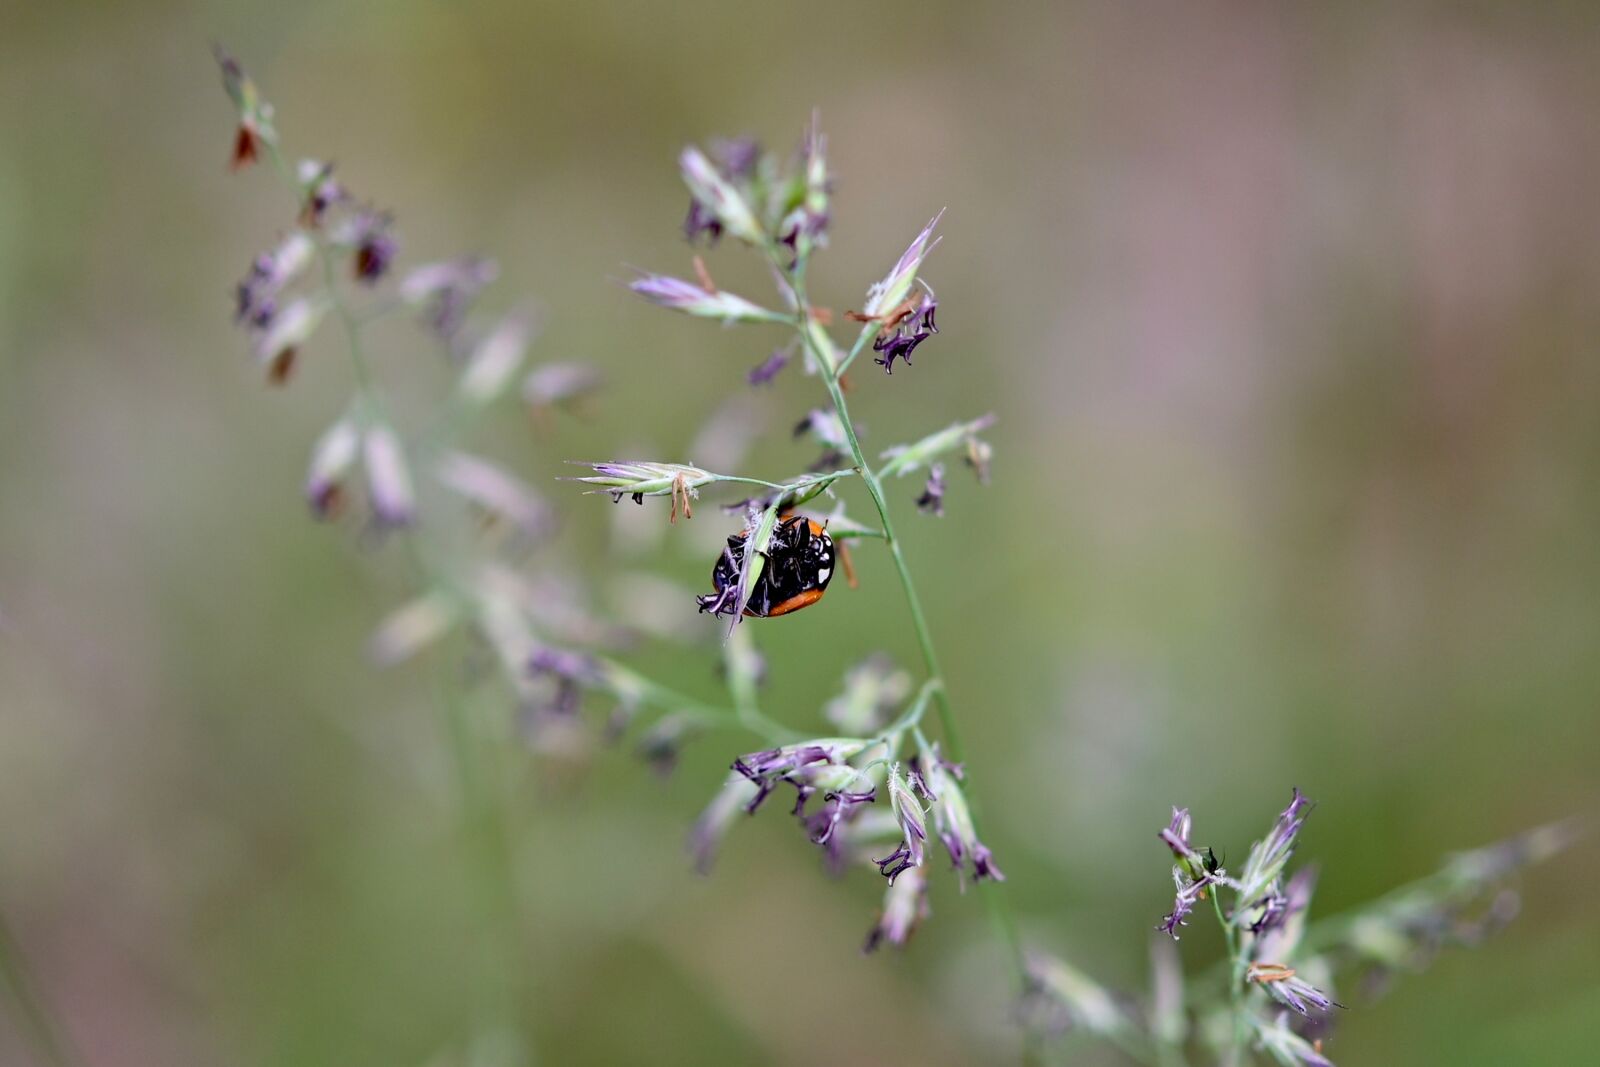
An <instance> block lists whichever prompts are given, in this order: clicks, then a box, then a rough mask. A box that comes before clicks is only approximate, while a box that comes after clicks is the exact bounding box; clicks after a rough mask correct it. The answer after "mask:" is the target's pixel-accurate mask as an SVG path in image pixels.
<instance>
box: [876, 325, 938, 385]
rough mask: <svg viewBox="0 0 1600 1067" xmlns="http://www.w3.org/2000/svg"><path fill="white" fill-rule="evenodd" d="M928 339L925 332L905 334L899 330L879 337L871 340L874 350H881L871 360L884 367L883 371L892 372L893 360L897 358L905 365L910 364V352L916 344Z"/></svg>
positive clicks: (915, 348)
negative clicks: (890, 334) (887, 335)
mask: <svg viewBox="0 0 1600 1067" xmlns="http://www.w3.org/2000/svg"><path fill="white" fill-rule="evenodd" d="M927 339H928V335H927V334H925V333H913V334H906V333H903V332H901V331H899V330H896V331H895V333H894V334H893V335H892V336H890V337H880V338H878V339H877V340H876V341H874V342H872V350H873V351H874V352H882V353H883V355H881V356H874V357H873V360H872V362H874V363H876V364H878V366H880V367H882V368H883V369H884V372H885V373H888V374H893V373H894V361H895V360H896V359H897V358H898V359H901V360H904V361H905V365H906V366H908V367H909V366H911V353H912V352H915V351H916V350H917V346H918V345H920V344H921V343H922V342H923V341H926V340H927Z"/></svg>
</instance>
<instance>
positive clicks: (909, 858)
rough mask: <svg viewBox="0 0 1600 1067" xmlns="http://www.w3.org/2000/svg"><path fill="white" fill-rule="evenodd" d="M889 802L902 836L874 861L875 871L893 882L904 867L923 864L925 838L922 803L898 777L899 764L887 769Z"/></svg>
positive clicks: (905, 782)
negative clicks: (893, 845) (892, 846)
mask: <svg viewBox="0 0 1600 1067" xmlns="http://www.w3.org/2000/svg"><path fill="white" fill-rule="evenodd" d="M889 805H890V807H891V808H892V809H893V811H894V815H895V820H896V822H898V823H899V825H900V835H901V839H900V842H899V844H897V845H896V846H895V849H894V851H893V852H891V853H889V855H887V856H885V857H884V858H883V859H879V860H873V862H874V863H876V864H877V865H878V873H880V874H882V875H883V876H884V877H885V878H887V879H889V884H890V885H893V884H894V880H895V878H897V877H898V876H899V875H900V874H901V873H903V872H904V871H907V870H909V869H911V868H912V867H920V866H922V856H923V852H922V846H923V843H924V842H926V841H927V840H928V829H927V823H926V821H925V820H924V817H923V812H922V805H921V804H920V803H918V801H917V798H916V797H915V796H914V795H913V794H912V792H911V786H910V785H909V783H908V782H907V781H906V779H904V778H902V777H901V775H900V769H899V768H898V767H891V768H890V769H889Z"/></svg>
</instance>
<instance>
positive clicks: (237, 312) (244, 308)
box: [234, 231, 313, 332]
mask: <svg viewBox="0 0 1600 1067" xmlns="http://www.w3.org/2000/svg"><path fill="white" fill-rule="evenodd" d="M312 251H313V247H312V244H311V239H310V238H309V237H307V236H306V235H305V234H303V233H300V232H298V231H296V232H295V233H292V234H290V235H289V236H288V237H286V238H284V240H283V241H281V242H280V243H279V244H278V246H277V247H276V248H274V249H273V250H272V251H270V252H263V253H261V254H260V255H258V256H256V258H255V259H254V260H252V261H251V262H250V269H249V270H248V271H247V272H246V273H245V276H244V279H243V280H242V281H240V282H239V284H238V285H237V286H236V287H235V289H234V295H235V303H234V321H235V322H237V323H243V324H245V325H246V326H248V327H249V328H250V329H251V330H255V331H257V332H260V331H264V330H266V329H267V328H268V327H269V326H271V325H272V323H273V320H274V319H275V318H276V317H277V313H278V300H277V298H278V294H279V293H281V292H282V291H283V288H284V286H286V285H288V284H289V282H291V281H293V280H294V278H295V276H296V275H298V274H299V273H300V272H301V271H302V270H304V269H305V267H306V265H307V264H308V263H310V262H311V254H312Z"/></svg>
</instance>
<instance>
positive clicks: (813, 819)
mask: <svg viewBox="0 0 1600 1067" xmlns="http://www.w3.org/2000/svg"><path fill="white" fill-rule="evenodd" d="M805 796H809V794H808V793H807V794H802V801H803V799H804V797H805ZM877 799H878V789H877V787H876V786H873V787H871V788H870V789H863V790H855V791H851V790H848V789H844V790H836V791H830V792H828V793H825V794H824V795H823V798H822V808H821V809H820V810H819V811H817V812H816V813H815V814H813V815H809V816H807V815H804V807H803V804H802V806H801V810H800V812H797V814H801V815H802V819H801V821H802V822H803V823H804V824H805V827H806V833H807V834H809V835H810V837H811V842H812V844H816V845H827V844H829V843H831V842H832V840H833V835H834V832H835V831H837V830H838V829H839V824H840V823H841V822H844V821H845V820H846V819H848V818H849V817H850V815H851V814H852V813H853V811H854V809H855V808H856V806H857V805H860V804H872V803H874V802H876V801H877Z"/></svg>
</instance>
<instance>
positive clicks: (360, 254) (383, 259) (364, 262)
mask: <svg viewBox="0 0 1600 1067" xmlns="http://www.w3.org/2000/svg"><path fill="white" fill-rule="evenodd" d="M389 225H390V218H389V216H388V215H386V214H384V215H377V214H371V213H367V214H363V215H362V216H361V217H360V218H359V219H358V220H357V222H356V240H355V260H354V262H353V263H352V265H351V266H352V270H353V271H354V272H355V276H356V280H357V281H359V282H362V283H364V284H366V285H376V284H377V283H378V280H379V279H380V278H382V277H383V276H384V275H385V274H388V273H389V267H390V265H391V264H393V263H394V257H395V256H397V255H399V253H400V245H399V243H398V242H397V241H395V239H394V235H393V234H391V233H390V232H389Z"/></svg>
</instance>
